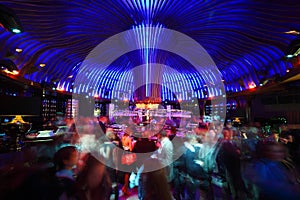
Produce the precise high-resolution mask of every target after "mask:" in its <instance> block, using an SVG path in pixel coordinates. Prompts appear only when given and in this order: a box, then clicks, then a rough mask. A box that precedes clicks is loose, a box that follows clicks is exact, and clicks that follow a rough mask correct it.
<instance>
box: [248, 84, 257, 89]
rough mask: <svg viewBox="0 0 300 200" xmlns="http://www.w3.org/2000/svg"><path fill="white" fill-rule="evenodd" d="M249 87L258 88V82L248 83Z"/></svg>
mask: <svg viewBox="0 0 300 200" xmlns="http://www.w3.org/2000/svg"><path fill="white" fill-rule="evenodd" d="M248 87H249V89H254V88H256V84H255V83H254V82H251V83H249V84H248Z"/></svg>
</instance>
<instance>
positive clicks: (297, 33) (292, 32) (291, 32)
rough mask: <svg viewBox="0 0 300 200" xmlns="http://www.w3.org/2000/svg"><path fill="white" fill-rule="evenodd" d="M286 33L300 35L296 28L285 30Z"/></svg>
mask: <svg viewBox="0 0 300 200" xmlns="http://www.w3.org/2000/svg"><path fill="white" fill-rule="evenodd" d="M284 33H286V34H291V35H299V34H300V32H299V31H296V30H290V31H286V32H284Z"/></svg>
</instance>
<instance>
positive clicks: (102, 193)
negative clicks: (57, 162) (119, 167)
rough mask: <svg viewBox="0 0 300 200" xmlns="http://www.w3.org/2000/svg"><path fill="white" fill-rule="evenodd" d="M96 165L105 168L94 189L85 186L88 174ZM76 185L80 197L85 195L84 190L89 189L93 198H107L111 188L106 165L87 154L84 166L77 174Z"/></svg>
mask: <svg viewBox="0 0 300 200" xmlns="http://www.w3.org/2000/svg"><path fill="white" fill-rule="evenodd" d="M96 166H102V167H104V168H105V170H104V173H103V175H102V177H101V182H100V184H99V185H98V187H97V188H96V189H92V188H87V181H88V180H87V178H88V174H89V173H90V172H91V170H92V169H93V168H94V167H96ZM77 187H78V189H79V193H81V195H79V196H81V197H82V196H84V195H85V192H86V191H87V190H90V192H91V195H92V197H93V199H95V198H97V199H100V200H101V199H109V196H110V193H111V188H112V187H111V180H110V178H109V174H108V172H107V171H106V167H105V166H104V164H103V163H101V162H100V161H99V160H97V159H96V158H95V157H94V156H92V155H91V154H87V158H86V160H85V166H84V168H83V170H82V172H81V173H80V174H79V175H78V178H77ZM82 198H83V197H82ZM79 199H80V198H79Z"/></svg>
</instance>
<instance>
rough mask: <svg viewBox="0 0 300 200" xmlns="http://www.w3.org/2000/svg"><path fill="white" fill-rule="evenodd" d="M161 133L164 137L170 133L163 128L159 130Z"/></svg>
mask: <svg viewBox="0 0 300 200" xmlns="http://www.w3.org/2000/svg"><path fill="white" fill-rule="evenodd" d="M159 134H160V135H161V136H162V137H167V136H168V133H167V131H165V130H161V131H160V132H159Z"/></svg>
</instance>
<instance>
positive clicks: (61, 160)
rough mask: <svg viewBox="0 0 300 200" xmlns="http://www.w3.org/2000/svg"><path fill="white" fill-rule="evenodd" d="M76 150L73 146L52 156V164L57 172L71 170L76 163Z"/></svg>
mask: <svg viewBox="0 0 300 200" xmlns="http://www.w3.org/2000/svg"><path fill="white" fill-rule="evenodd" d="M78 156H79V153H78V150H77V148H76V147H74V146H65V147H62V148H61V149H59V150H58V151H57V152H56V153H55V155H54V164H55V166H56V169H57V170H62V169H69V170H70V169H72V168H73V167H74V166H75V165H76V164H77V161H78Z"/></svg>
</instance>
